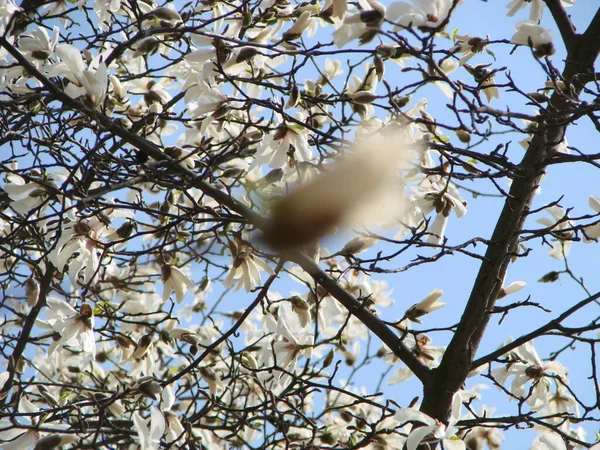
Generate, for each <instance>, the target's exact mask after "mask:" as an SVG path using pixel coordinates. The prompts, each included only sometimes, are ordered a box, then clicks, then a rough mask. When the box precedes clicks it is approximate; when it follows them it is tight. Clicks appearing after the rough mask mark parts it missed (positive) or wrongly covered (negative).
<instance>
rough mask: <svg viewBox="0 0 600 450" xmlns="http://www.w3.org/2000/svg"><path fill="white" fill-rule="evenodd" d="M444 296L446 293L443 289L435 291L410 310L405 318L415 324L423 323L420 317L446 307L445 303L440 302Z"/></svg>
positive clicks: (405, 314)
mask: <svg viewBox="0 0 600 450" xmlns="http://www.w3.org/2000/svg"><path fill="white" fill-rule="evenodd" d="M442 295H444V291H442V290H441V289H433V290H432V291H431V292H430V293H429V295H428V296H427V297H426V298H425V299H424V300H421V301H420V302H419V303H416V304H414V305H412V306H411V307H410V308H408V309H407V310H406V312H405V313H404V317H406V318H407V319H410V320H412V321H413V322H417V323H421V321H420V320H419V317H421V316H424V315H425V314H429V313H430V312H433V311H435V310H437V309H440V308H441V307H442V306H444V305H445V303H444V302H440V301H439V299H440V297H441V296H442Z"/></svg>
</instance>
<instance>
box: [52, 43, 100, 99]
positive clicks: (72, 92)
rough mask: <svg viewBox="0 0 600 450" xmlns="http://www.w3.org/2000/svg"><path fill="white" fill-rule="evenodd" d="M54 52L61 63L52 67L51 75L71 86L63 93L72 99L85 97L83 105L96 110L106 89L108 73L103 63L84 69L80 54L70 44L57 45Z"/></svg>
mask: <svg viewBox="0 0 600 450" xmlns="http://www.w3.org/2000/svg"><path fill="white" fill-rule="evenodd" d="M55 52H56V54H57V55H58V57H59V58H60V59H61V63H60V64H57V65H56V66H54V69H53V75H55V76H56V75H60V76H65V77H67V78H68V79H69V80H70V81H71V83H72V84H70V85H69V86H67V89H65V93H66V94H68V95H69V96H70V97H72V98H79V97H80V96H81V95H85V97H84V99H83V103H84V105H85V106H86V107H88V108H89V109H97V108H99V107H100V105H102V104H103V102H104V99H105V97H106V92H107V89H108V71H107V67H106V64H105V63H104V62H98V63H97V64H96V66H95V69H94V68H92V67H88V68H86V65H85V63H84V62H83V58H82V56H81V52H80V50H79V49H78V48H76V47H74V46H73V45H70V44H58V45H57V46H56V48H55Z"/></svg>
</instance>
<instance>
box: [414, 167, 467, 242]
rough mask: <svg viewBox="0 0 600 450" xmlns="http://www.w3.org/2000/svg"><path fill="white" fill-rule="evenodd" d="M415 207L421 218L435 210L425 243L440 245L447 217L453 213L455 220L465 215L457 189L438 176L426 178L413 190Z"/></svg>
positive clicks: (465, 209) (463, 204)
mask: <svg viewBox="0 0 600 450" xmlns="http://www.w3.org/2000/svg"><path fill="white" fill-rule="evenodd" d="M413 192H414V194H415V205H416V206H417V207H418V208H419V210H420V213H421V215H422V217H426V216H427V215H429V214H430V213H431V212H433V211H434V210H435V212H436V217H435V219H434V220H433V222H432V223H431V224H430V225H429V228H428V230H427V232H428V233H429V236H428V237H427V242H429V243H432V244H441V243H442V242H443V240H444V234H445V232H446V226H447V224H448V217H449V216H450V213H451V212H452V211H454V213H455V214H456V217H457V218H459V219H460V218H461V217H463V216H464V215H465V214H466V213H467V207H466V202H464V201H463V200H462V198H461V197H460V194H459V192H458V189H456V187H454V185H453V184H452V183H450V181H449V180H447V179H445V178H442V177H440V176H439V175H433V176H432V175H430V176H428V177H426V178H425V179H424V180H423V181H421V183H420V184H419V186H418V187H416V188H413Z"/></svg>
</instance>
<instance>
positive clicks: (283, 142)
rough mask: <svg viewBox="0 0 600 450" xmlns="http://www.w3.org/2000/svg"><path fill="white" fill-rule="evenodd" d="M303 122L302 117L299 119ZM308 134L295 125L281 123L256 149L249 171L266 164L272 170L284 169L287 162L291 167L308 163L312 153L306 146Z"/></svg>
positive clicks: (302, 128)
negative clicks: (303, 162) (304, 162)
mask: <svg viewBox="0 0 600 450" xmlns="http://www.w3.org/2000/svg"><path fill="white" fill-rule="evenodd" d="M299 118H300V119H301V120H304V119H305V118H304V117H299ZM308 132H309V130H308V129H307V128H305V127H302V126H299V125H297V124H287V123H283V124H281V125H279V126H278V127H277V128H276V129H275V130H274V131H273V133H270V134H267V135H266V136H264V138H263V139H262V142H261V143H260V145H259V146H258V148H257V149H256V159H255V160H254V162H253V163H252V164H251V165H250V170H252V169H254V168H255V167H260V166H262V165H263V164H268V165H269V166H271V167H272V168H274V169H277V168H280V167H284V166H285V165H286V164H287V163H288V162H290V163H291V164H292V165H295V164H296V163H299V162H302V161H310V160H311V159H312V157H313V151H312V148H311V147H310V145H308Z"/></svg>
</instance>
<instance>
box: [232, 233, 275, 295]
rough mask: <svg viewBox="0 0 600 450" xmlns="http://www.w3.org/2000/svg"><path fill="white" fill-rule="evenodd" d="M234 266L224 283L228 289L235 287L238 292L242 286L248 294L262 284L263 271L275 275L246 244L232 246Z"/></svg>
mask: <svg viewBox="0 0 600 450" xmlns="http://www.w3.org/2000/svg"><path fill="white" fill-rule="evenodd" d="M230 251H231V252H232V255H231V256H232V257H233V264H232V265H231V270H230V271H229V274H228V275H227V278H226V279H225V281H224V282H223V285H224V286H225V287H226V288H231V287H233V286H234V285H235V290H236V291H237V290H238V289H240V288H241V287H242V286H243V287H244V289H246V292H250V291H251V290H252V289H254V288H255V287H256V286H258V284H259V283H260V273H261V272H262V271H265V272H267V273H268V274H271V275H272V274H274V273H275V272H273V269H271V268H270V267H269V265H268V264H267V263H265V262H264V261H262V260H261V259H260V258H257V257H255V256H254V255H253V254H252V251H251V249H250V248H249V247H246V246H245V245H244V244H238V245H231V246H230Z"/></svg>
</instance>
